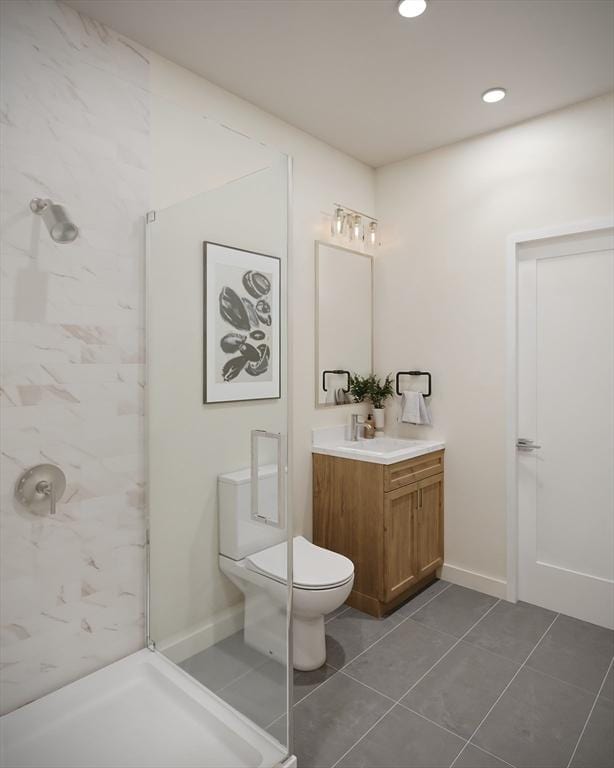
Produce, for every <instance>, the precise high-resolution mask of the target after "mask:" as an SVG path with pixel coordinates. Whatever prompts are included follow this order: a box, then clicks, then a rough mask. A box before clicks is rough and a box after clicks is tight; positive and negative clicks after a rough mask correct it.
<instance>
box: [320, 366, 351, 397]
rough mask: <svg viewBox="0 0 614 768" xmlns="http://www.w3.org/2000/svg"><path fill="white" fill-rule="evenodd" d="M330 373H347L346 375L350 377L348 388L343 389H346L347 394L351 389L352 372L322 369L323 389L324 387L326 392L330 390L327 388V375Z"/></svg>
mask: <svg viewBox="0 0 614 768" xmlns="http://www.w3.org/2000/svg"><path fill="white" fill-rule="evenodd" d="M328 373H334V374H336V375H345V376H347V377H348V385H347V389H344V390H343V391H344V392H345V393H346V394H347V393H348V392H349V391H350V380H351V378H352V374H351V373H350V372H349V371H341V370H337V371H322V389H323V390H324V391H325V392H328V390H327V389H326V375H327V374H328Z"/></svg>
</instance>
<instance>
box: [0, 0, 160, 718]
mask: <svg viewBox="0 0 614 768" xmlns="http://www.w3.org/2000/svg"><path fill="white" fill-rule="evenodd" d="M1 6H2V18H1V22H2V33H1V34H2V37H1V41H0V42H1V56H2V59H1V65H2V68H1V74H2V94H1V96H2V107H1V110H2V111H1V116H0V119H1V131H2V133H1V142H2V143H1V154H2V169H1V195H2V197H1V203H2V206H1V207H2V240H1V248H0V257H1V261H0V267H1V276H2V295H1V304H2V310H1V311H2V316H1V338H0V353H1V363H2V367H1V380H0V386H1V391H0V400H1V406H2V410H1V418H2V429H1V446H0V447H1V452H2V456H1V460H2V464H1V476H0V480H1V482H0V505H1V520H0V524H1V531H0V533H1V542H0V544H1V560H0V567H1V572H0V575H1V584H2V594H1V598H2V603H1V605H2V609H1V610H2V615H1V623H2V627H1V636H0V652H1V662H2V664H1V678H2V689H3V698H2V711H3V712H6V711H10V710H11V709H14V708H15V707H18V706H20V705H22V704H24V703H26V702H28V701H31V700H33V699H35V698H37V697H39V696H41V695H43V694H45V693H47V692H49V691H51V690H53V689H55V688H57V687H59V686H61V685H64V684H66V683H68V682H70V681H72V680H74V679H76V678H78V677H80V676H82V675H84V674H87V673H89V672H92V671H94V670H95V669H97V668H99V667H101V666H103V665H105V664H107V663H108V662H111V661H113V660H115V659H117V658H120V657H122V656H124V655H126V654H128V653H131V652H132V651H135V650H137V649H138V648H140V647H142V646H143V639H144V603H145V601H144V561H145V553H144V539H145V524H144V498H143V496H144V482H143V477H144V467H143V463H144V453H143V403H144V366H143V360H144V350H143V294H144V281H143V214H144V212H145V211H146V210H147V207H148V190H149V174H148V165H149V95H148V62H147V58H146V55H145V54H144V53H143V52H142V51H140V50H138V49H137V47H136V46H134V45H133V44H132V43H131V42H130V41H128V40H124V39H123V38H122V37H121V36H119V35H117V34H115V33H113V32H111V31H110V30H108V29H106V28H105V27H103V26H102V25H100V24H98V23H95V22H93V21H92V20H90V19H88V18H86V17H83V16H81V15H79V14H78V13H76V12H75V11H73V10H72V9H70V8H68V7H67V6H65V5H63V4H62V3H56V2H52V1H51V0H33V1H32V2H29V1H24V0H16V1H15V0H3V2H2V3H1ZM32 197H50V198H52V199H53V200H56V201H58V202H61V203H63V204H65V205H66V207H67V209H68V211H69V212H70V215H71V217H72V219H73V220H74V222H75V223H76V224H77V225H78V226H79V228H80V236H79V238H78V239H77V240H76V241H75V242H74V243H72V244H69V245H57V244H55V243H54V242H53V241H52V240H51V238H50V237H49V234H48V233H47V231H46V229H45V227H44V225H43V224H42V222H41V221H40V219H39V218H38V217H35V216H33V215H32V214H31V213H30V211H29V208H28V204H29V201H30V199H31V198H32ZM41 462H51V463H53V464H57V465H59V466H60V467H61V468H62V469H63V470H64V472H65V473H66V476H67V482H68V487H67V489H66V493H65V495H64V497H63V499H62V502H61V504H59V506H58V511H57V514H56V516H55V517H54V518H51V517H49V516H48V515H47V516H36V515H32V514H29V513H26V512H23V511H20V510H18V509H17V508H16V507H15V505H14V502H13V487H14V484H15V481H16V479H17V477H18V476H19V474H20V473H21V471H22V470H23V469H25V468H26V467H29V466H31V465H34V464H38V463H41Z"/></svg>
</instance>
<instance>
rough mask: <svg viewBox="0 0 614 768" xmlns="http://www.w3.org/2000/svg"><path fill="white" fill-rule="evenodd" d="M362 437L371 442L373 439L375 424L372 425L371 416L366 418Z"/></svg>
mask: <svg viewBox="0 0 614 768" xmlns="http://www.w3.org/2000/svg"><path fill="white" fill-rule="evenodd" d="M363 437H365V438H366V439H367V440H371V439H372V438H374V437H375V424H374V423H373V417H372V416H371V414H369V415H368V416H367V420H366V421H365V424H364V430H363Z"/></svg>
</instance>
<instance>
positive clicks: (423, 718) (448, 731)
mask: <svg viewBox="0 0 614 768" xmlns="http://www.w3.org/2000/svg"><path fill="white" fill-rule="evenodd" d="M397 704H398V705H399V707H403V709H406V710H407V711H408V712H411V713H412V714H413V715H417V716H418V717H420V718H421V719H422V720H426V722H427V723H431V724H432V725H436V726H437V727H438V728H441V730H442V731H445V732H446V733H449V734H450V735H451V736H456V738H457V739H460V740H461V741H463V742H466V741H467V737H466V736H461V735H460V733H456V731H451V730H450V729H449V728H446V726H445V725H442V724H441V723H438V722H436V721H435V720H431V718H430V717H427V716H426V715H423V714H422V712H418V710H416V709H412V708H411V707H408V706H407V704H403V702H402V701H397ZM463 746H465V745H464V744H463Z"/></svg>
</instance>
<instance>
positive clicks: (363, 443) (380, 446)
mask: <svg viewBox="0 0 614 768" xmlns="http://www.w3.org/2000/svg"><path fill="white" fill-rule="evenodd" d="M423 443H424V440H402V439H400V438H395V437H374V438H373V439H371V440H344V441H343V442H342V443H340V445H339V446H337V447H338V448H340V449H342V450H346V451H358V453H375V454H377V455H378V456H383V455H385V454H387V453H394V452H396V451H407V450H410V449H411V448H417V447H420V446H421V445H422V444H423Z"/></svg>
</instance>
